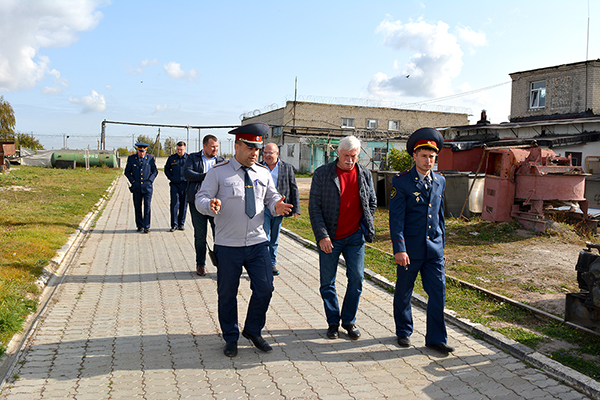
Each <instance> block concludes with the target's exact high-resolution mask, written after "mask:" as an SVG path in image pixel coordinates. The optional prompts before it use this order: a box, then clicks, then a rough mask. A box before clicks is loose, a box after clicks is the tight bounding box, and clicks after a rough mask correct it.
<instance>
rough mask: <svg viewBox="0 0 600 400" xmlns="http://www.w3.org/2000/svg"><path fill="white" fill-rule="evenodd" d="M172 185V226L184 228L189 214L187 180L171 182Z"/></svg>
mask: <svg viewBox="0 0 600 400" xmlns="http://www.w3.org/2000/svg"><path fill="white" fill-rule="evenodd" d="M169 186H170V187H171V228H178V227H179V228H183V226H184V225H185V216H186V214H187V199H186V197H185V192H186V189H187V182H181V183H173V182H171V183H169Z"/></svg>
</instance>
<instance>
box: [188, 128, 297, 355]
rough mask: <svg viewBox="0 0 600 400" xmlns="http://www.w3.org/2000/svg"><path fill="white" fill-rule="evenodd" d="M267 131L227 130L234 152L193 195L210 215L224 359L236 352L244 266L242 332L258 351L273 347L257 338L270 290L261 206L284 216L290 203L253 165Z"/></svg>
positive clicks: (270, 273)
mask: <svg viewBox="0 0 600 400" xmlns="http://www.w3.org/2000/svg"><path fill="white" fill-rule="evenodd" d="M268 131H269V126H268V125H266V124H263V123H253V124H247V125H242V126H241V127H239V128H236V129H234V130H232V131H230V132H229V133H230V134H234V135H235V156H234V157H233V158H232V159H231V160H228V161H225V162H223V163H221V164H217V165H215V166H214V167H212V168H211V169H209V170H208V173H207V174H206V177H205V178H204V181H203V182H202V186H201V187H200V191H199V192H198V193H197V194H196V201H195V206H196V209H198V211H200V212H201V213H203V214H205V215H213V216H214V218H215V246H214V251H215V254H216V257H217V261H218V266H217V294H218V303H219V304H218V309H219V324H220V325H221V330H222V332H223V339H224V340H225V342H226V345H225V348H224V349H223V353H224V354H225V355H226V356H228V357H235V356H236V355H237V352H238V349H237V342H238V339H239V335H240V331H239V326H238V311H237V296H238V288H239V285H240V275H241V273H242V268H243V267H245V268H246V271H247V272H248V277H249V278H250V288H251V289H252V296H251V297H250V302H249V303H248V311H247V313H246V321H245V322H244V329H243V331H242V336H244V337H245V338H246V339H249V340H250V341H251V342H252V343H253V344H254V346H256V348H258V349H259V350H261V351H264V352H269V351H271V350H272V348H271V346H270V345H269V344H268V343H267V342H266V341H265V339H264V338H263V337H262V336H261V330H262V329H263V327H264V326H265V322H266V315H267V310H268V308H269V303H270V301H271V296H272V294H273V267H272V264H271V256H270V255H269V242H268V240H267V235H266V234H265V231H264V228H263V223H264V220H265V211H264V210H265V208H266V207H268V208H269V210H270V211H271V214H272V215H287V214H289V213H290V211H291V210H292V205H291V204H286V203H284V202H283V200H284V199H285V196H282V195H281V194H279V192H278V191H277V188H276V187H275V183H274V182H273V178H272V176H271V173H270V172H269V169H268V168H267V167H265V166H263V165H260V164H257V163H256V161H257V159H258V153H259V150H260V148H261V147H262V138H263V136H264V135H265V134H266V133H267V132H268Z"/></svg>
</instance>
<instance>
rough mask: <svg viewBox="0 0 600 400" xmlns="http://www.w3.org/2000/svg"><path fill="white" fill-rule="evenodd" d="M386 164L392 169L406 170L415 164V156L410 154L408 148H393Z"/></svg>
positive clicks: (389, 152)
mask: <svg viewBox="0 0 600 400" xmlns="http://www.w3.org/2000/svg"><path fill="white" fill-rule="evenodd" d="M385 161H386V164H387V166H388V168H389V170H390V171H399V172H402V171H406V170H408V169H411V168H412V166H413V158H412V157H411V156H410V155H408V153H407V152H406V150H398V149H394V148H391V149H390V150H389V151H388V154H387V157H386V160H385Z"/></svg>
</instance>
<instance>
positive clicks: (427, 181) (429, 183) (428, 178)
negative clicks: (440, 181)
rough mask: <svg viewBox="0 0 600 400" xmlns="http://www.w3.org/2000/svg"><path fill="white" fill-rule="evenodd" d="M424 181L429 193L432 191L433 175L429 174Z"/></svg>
mask: <svg viewBox="0 0 600 400" xmlns="http://www.w3.org/2000/svg"><path fill="white" fill-rule="evenodd" d="M423 181H424V182H425V191H426V192H427V194H428V195H429V194H430V193H431V175H427V176H426V177H425V178H424V179H423Z"/></svg>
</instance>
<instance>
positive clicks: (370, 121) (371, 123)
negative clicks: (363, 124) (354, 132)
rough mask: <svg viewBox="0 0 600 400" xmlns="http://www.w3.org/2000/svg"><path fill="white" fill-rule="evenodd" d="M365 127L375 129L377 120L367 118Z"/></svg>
mask: <svg viewBox="0 0 600 400" xmlns="http://www.w3.org/2000/svg"><path fill="white" fill-rule="evenodd" d="M367 129H377V120H376V119H368V120H367Z"/></svg>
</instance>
